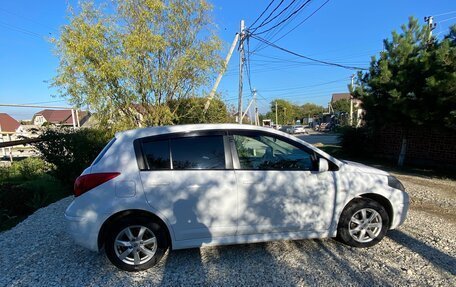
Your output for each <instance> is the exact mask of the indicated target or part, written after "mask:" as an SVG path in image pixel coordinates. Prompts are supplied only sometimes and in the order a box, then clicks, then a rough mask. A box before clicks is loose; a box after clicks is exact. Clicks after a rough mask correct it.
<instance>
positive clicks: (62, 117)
mask: <svg viewBox="0 0 456 287" xmlns="http://www.w3.org/2000/svg"><path fill="white" fill-rule="evenodd" d="M77 113H78V114H77V115H76V112H75V116H74V119H73V116H72V112H71V110H49V109H46V110H42V111H39V112H37V113H36V114H34V115H33V118H32V123H33V125H36V126H42V125H43V124H45V123H47V124H52V125H58V126H73V124H74V125H76V126H80V125H82V124H83V123H84V122H86V121H87V119H88V118H89V117H90V113H89V112H87V111H77ZM78 118H79V124H78Z"/></svg>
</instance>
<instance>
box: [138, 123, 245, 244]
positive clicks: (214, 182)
mask: <svg viewBox="0 0 456 287" xmlns="http://www.w3.org/2000/svg"><path fill="white" fill-rule="evenodd" d="M226 141H227V138H226V137H225V136H224V133H223V132H219V131H212V132H204V133H202V132H200V133H194V134H176V135H173V136H171V137H168V138H149V139H143V140H142V141H141V150H142V154H143V156H144V159H145V162H144V163H145V166H144V168H143V169H142V170H141V172H140V174H141V180H142V183H143V187H144V191H145V194H146V198H147V201H148V202H149V204H150V205H151V206H152V207H153V208H154V209H155V210H157V211H159V212H160V213H161V214H162V215H164V216H165V217H166V218H167V220H168V221H169V222H170V223H171V227H172V229H173V231H174V234H175V238H176V240H200V241H201V242H210V240H211V238H212V237H219V236H232V235H235V233H236V224H237V203H236V200H237V198H236V178H235V175H234V171H233V169H232V158H231V152H230V149H229V146H228V144H226V143H225V142H226Z"/></svg>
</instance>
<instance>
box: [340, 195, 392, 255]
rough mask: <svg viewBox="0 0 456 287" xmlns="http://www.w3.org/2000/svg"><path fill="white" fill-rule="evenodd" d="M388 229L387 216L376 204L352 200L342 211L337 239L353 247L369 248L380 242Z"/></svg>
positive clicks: (381, 207) (374, 202) (368, 201)
mask: <svg viewBox="0 0 456 287" xmlns="http://www.w3.org/2000/svg"><path fill="white" fill-rule="evenodd" d="M388 227H389V216H388V213H387V212H386V210H385V208H384V207H383V206H382V205H380V204H379V203H378V202H376V201H374V200H372V199H368V198H355V199H353V200H352V201H351V202H350V203H348V205H347V206H346V207H345V208H344V210H343V211H342V214H341V217H340V220H339V225H338V228H337V238H338V239H339V240H340V241H342V242H343V243H345V244H347V245H350V246H353V247H370V246H373V245H375V244H377V243H378V242H380V241H381V240H382V239H383V237H384V236H385V234H386V232H387V230H388Z"/></svg>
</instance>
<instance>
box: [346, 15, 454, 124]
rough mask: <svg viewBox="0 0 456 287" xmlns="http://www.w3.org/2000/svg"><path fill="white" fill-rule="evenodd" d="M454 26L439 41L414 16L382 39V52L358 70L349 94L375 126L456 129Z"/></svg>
mask: <svg viewBox="0 0 456 287" xmlns="http://www.w3.org/2000/svg"><path fill="white" fill-rule="evenodd" d="M455 35H456V26H453V27H452V28H451V30H450V33H449V34H448V35H447V36H446V37H445V38H444V39H443V40H442V41H440V42H439V41H438V40H437V39H436V38H434V37H431V35H430V31H429V28H428V27H427V25H423V26H420V25H419V24H418V21H417V20H416V19H414V18H413V17H412V18H410V19H409V23H408V25H407V26H406V25H403V26H402V32H401V33H400V34H399V33H397V32H393V33H392V39H386V40H384V46H385V51H383V52H381V53H380V57H379V59H377V58H376V57H373V58H372V61H371V65H370V68H369V71H368V72H366V73H361V72H360V73H359V74H358V80H357V84H358V86H357V87H356V88H355V89H354V91H352V92H353V95H354V96H355V97H356V98H358V99H360V100H361V101H362V102H363V108H364V109H365V110H366V117H365V120H366V121H367V124H368V125H369V126H371V127H373V128H379V127H382V126H385V125H392V124H398V125H401V126H403V127H405V128H409V127H417V126H428V127H442V126H446V127H449V128H453V129H456V40H455V39H456V37H455Z"/></svg>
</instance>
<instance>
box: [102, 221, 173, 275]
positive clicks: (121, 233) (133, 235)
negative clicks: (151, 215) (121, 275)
mask: <svg viewBox="0 0 456 287" xmlns="http://www.w3.org/2000/svg"><path fill="white" fill-rule="evenodd" d="M112 226H113V227H112V228H111V229H110V230H109V232H108V234H107V237H106V245H105V249H106V255H107V257H108V258H109V260H110V261H111V262H112V263H113V264H114V265H115V266H117V267H118V268H120V269H122V270H125V271H141V270H146V269H148V268H150V267H152V266H154V265H155V264H157V263H158V262H159V261H160V259H161V258H162V257H163V254H164V253H165V252H166V250H167V249H168V246H169V243H168V240H167V236H166V233H165V232H166V231H165V230H164V228H162V227H161V226H160V225H159V224H157V223H155V222H153V221H152V219H148V218H133V217H129V218H124V219H120V220H119V221H118V222H115V223H114V224H113V225H112Z"/></svg>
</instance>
